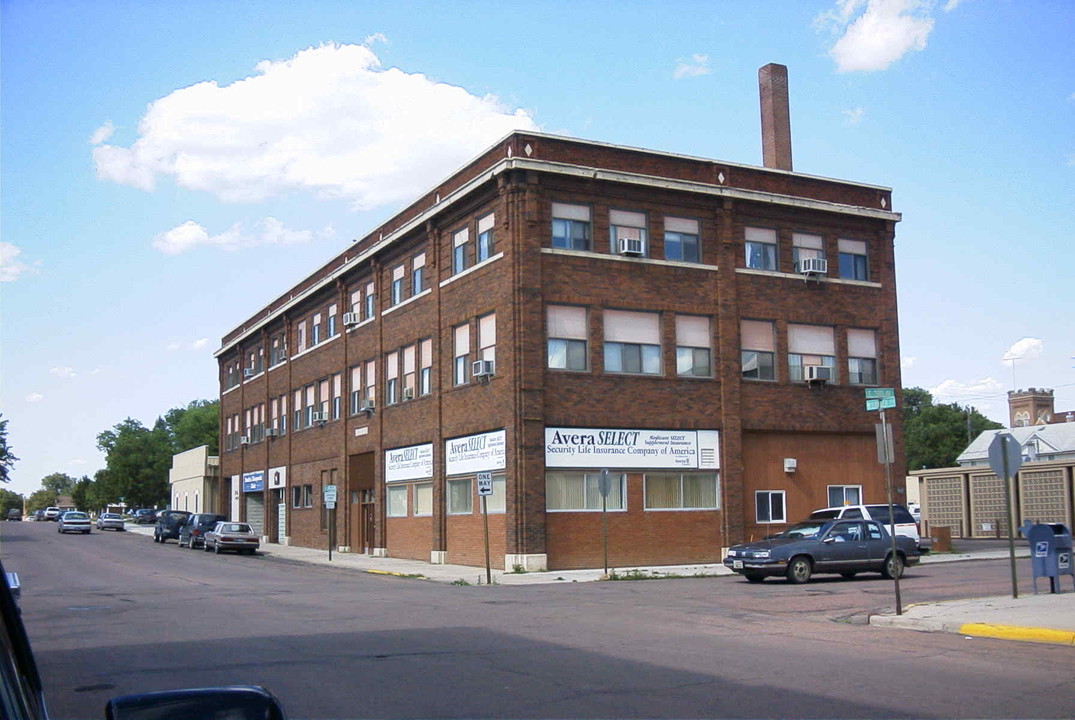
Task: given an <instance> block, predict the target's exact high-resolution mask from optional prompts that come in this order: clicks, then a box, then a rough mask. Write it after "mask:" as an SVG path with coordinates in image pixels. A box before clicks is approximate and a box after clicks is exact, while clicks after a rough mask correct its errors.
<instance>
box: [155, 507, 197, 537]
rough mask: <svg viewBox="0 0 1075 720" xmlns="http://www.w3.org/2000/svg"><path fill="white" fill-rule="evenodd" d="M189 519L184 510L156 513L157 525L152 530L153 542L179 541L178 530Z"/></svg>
mask: <svg viewBox="0 0 1075 720" xmlns="http://www.w3.org/2000/svg"><path fill="white" fill-rule="evenodd" d="M189 517H190V513H189V512H187V511H186V510H161V511H160V512H158V513H157V524H156V526H155V527H154V528H153V542H159V543H163V542H168V540H169V539H171V540H178V539H179V528H181V527H182V526H183V523H185V522H186V521H187V518H189Z"/></svg>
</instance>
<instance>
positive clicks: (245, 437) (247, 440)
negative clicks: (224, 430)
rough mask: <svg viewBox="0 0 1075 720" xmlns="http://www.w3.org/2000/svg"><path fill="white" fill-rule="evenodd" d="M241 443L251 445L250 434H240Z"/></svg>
mask: <svg viewBox="0 0 1075 720" xmlns="http://www.w3.org/2000/svg"><path fill="white" fill-rule="evenodd" d="M239 444H240V445H249V444H250V436H249V435H240V436H239Z"/></svg>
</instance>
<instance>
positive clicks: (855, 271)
mask: <svg viewBox="0 0 1075 720" xmlns="http://www.w3.org/2000/svg"><path fill="white" fill-rule="evenodd" d="M839 249H840V277H842V278H846V279H848V280H869V279H870V273H869V263H868V262H867V257H866V243H864V242H862V241H861V240H843V239H841V240H840V241H839Z"/></svg>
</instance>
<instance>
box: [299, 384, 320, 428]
mask: <svg viewBox="0 0 1075 720" xmlns="http://www.w3.org/2000/svg"><path fill="white" fill-rule="evenodd" d="M316 395H317V385H316V384H314V383H311V384H310V385H307V386H306V387H305V388H303V401H304V404H303V412H302V425H303V427H310V426H311V425H313V423H314V413H315V412H317V401H316V398H315V396H316Z"/></svg>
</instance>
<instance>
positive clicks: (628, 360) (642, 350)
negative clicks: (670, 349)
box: [604, 310, 661, 375]
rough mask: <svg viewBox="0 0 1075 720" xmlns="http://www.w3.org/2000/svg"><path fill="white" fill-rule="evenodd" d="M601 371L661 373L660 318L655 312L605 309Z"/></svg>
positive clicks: (635, 373) (639, 373)
mask: <svg viewBox="0 0 1075 720" xmlns="http://www.w3.org/2000/svg"><path fill="white" fill-rule="evenodd" d="M604 321H605V372H606V373H624V374H632V375H660V374H661V318H660V315H658V314H657V313H652V312H633V311H627V310H605V312H604Z"/></svg>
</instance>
